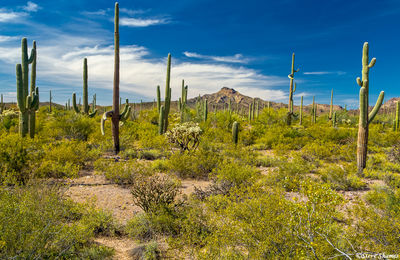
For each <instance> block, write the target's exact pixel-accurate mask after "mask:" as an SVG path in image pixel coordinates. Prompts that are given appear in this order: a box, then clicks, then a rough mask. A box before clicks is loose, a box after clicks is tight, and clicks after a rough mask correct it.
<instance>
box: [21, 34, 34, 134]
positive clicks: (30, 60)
mask: <svg viewBox="0 0 400 260" xmlns="http://www.w3.org/2000/svg"><path fill="white" fill-rule="evenodd" d="M21 50H22V64H17V65H16V76H17V101H18V107H19V110H20V115H19V133H20V135H21V136H22V137H25V136H26V134H27V133H28V132H29V136H30V137H31V138H33V137H34V136H35V113H33V112H34V111H36V110H37V108H38V107H39V89H38V88H37V87H36V86H35V84H36V82H35V81H36V43H35V42H33V48H32V50H31V55H30V56H28V43H27V39H26V38H22V41H21ZM29 64H34V66H32V75H33V78H31V91H30V92H29V89H28V86H29Z"/></svg>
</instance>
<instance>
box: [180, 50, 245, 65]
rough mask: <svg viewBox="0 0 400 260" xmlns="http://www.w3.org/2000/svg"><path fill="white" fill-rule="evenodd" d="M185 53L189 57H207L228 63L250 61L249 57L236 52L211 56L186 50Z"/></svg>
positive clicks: (207, 58) (206, 58)
mask: <svg viewBox="0 0 400 260" xmlns="http://www.w3.org/2000/svg"><path fill="white" fill-rule="evenodd" d="M183 54H184V55H185V56H186V57H188V58H196V59H205V60H212V61H218V62H227V63H248V62H249V61H250V59H249V58H245V57H243V55H242V54H235V55H233V56H211V55H202V54H198V53H195V52H188V51H185V52H184V53H183Z"/></svg>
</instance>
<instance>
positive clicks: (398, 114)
mask: <svg viewBox="0 0 400 260" xmlns="http://www.w3.org/2000/svg"><path fill="white" fill-rule="evenodd" d="M399 124H400V103H399V101H397V102H396V118H395V120H394V123H393V125H394V127H393V128H394V130H395V131H399Z"/></svg>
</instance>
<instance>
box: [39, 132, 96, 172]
mask: <svg viewBox="0 0 400 260" xmlns="http://www.w3.org/2000/svg"><path fill="white" fill-rule="evenodd" d="M42 149H43V150H42V153H43V155H42V160H41V161H40V162H39V163H37V167H36V168H35V170H34V175H35V177H41V178H43V177H54V178H62V177H76V176H77V175H78V172H79V171H80V170H81V169H82V168H83V167H84V166H85V165H87V164H88V163H89V162H91V161H92V160H96V159H97V158H98V157H99V156H100V151H99V150H97V149H93V147H91V146H90V145H88V144H86V143H83V142H79V141H68V140H64V141H59V142H55V143H49V144H44V145H43V146H42Z"/></svg>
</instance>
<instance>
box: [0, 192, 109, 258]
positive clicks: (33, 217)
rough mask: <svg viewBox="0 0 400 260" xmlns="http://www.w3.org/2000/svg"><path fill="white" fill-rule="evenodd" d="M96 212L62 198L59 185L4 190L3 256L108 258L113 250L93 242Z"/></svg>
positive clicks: (0, 212)
mask: <svg viewBox="0 0 400 260" xmlns="http://www.w3.org/2000/svg"><path fill="white" fill-rule="evenodd" d="M93 214H96V213H95V212H90V211H87V210H85V208H82V207H79V206H78V205H76V204H74V203H72V202H70V201H67V200H65V199H63V198H62V197H61V194H60V191H59V189H58V188H56V187H52V188H49V187H46V186H42V185H29V186H24V187H20V188H15V189H12V190H10V189H5V188H1V189H0V229H1V230H2V232H0V247H1V250H0V258H2V259H54V258H60V259H71V258H77V259H82V258H85V257H88V256H90V257H91V259H99V258H105V257H108V256H110V255H111V254H112V250H110V249H106V248H105V247H102V246H98V245H96V244H94V243H92V242H91V239H92V237H93V236H94V232H93V231H94V230H95V229H96V227H97V224H98V223H96V221H91V222H90V225H87V222H86V221H82V218H84V216H85V217H89V218H90V217H91V215H93Z"/></svg>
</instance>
